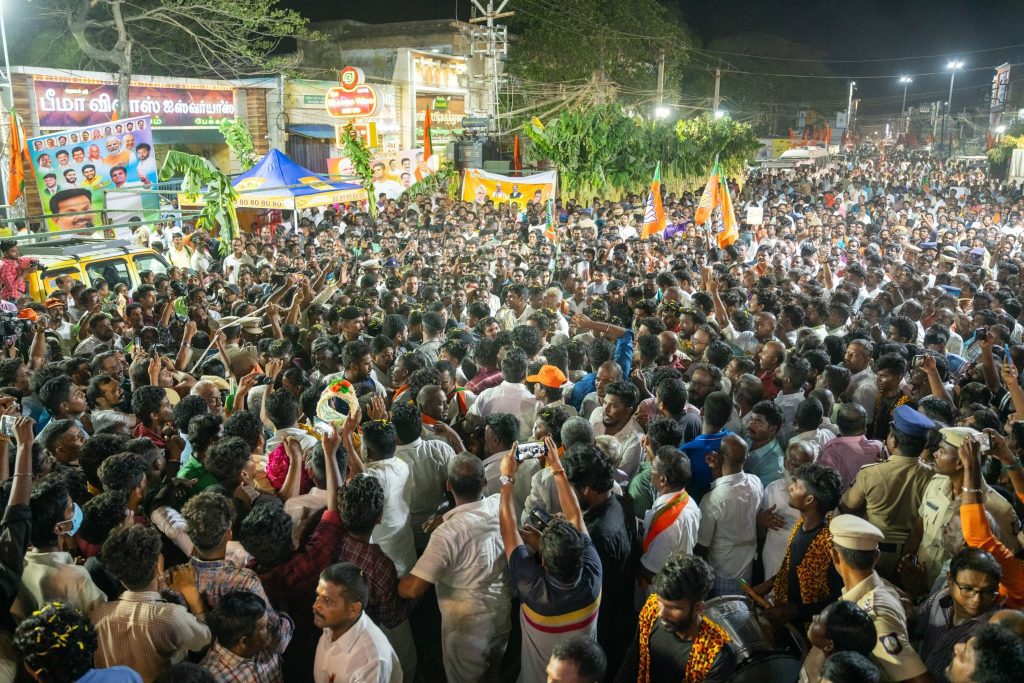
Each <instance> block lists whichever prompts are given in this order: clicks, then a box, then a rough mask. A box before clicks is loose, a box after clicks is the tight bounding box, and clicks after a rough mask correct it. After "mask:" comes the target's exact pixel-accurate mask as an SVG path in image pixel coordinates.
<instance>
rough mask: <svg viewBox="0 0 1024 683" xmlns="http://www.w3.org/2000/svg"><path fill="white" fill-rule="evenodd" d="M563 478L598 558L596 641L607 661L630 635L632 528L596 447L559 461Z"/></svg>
mask: <svg viewBox="0 0 1024 683" xmlns="http://www.w3.org/2000/svg"><path fill="white" fill-rule="evenodd" d="M562 466H563V467H564V468H565V476H566V478H567V479H568V480H569V483H570V484H571V485H572V488H573V490H574V491H575V492H576V497H577V498H578V499H579V501H580V507H582V508H583V520H584V521H585V522H586V524H587V529H588V530H589V531H590V540H591V541H593V543H594V547H595V548H596V549H597V555H598V557H600V558H601V569H602V571H603V574H602V582H601V584H602V585H601V613H602V616H600V617H599V618H598V622H597V641H598V642H599V643H600V644H601V647H602V648H604V651H605V652H606V653H607V654H608V656H609V658H610V659H611V660H612V661H618V660H619V659H620V658H621V656H622V654H623V653H624V651H625V646H626V643H627V642H628V640H629V636H630V632H631V630H632V628H631V627H632V620H631V619H628V618H626V615H628V614H630V613H631V610H632V598H633V580H632V577H633V571H634V565H635V555H634V553H633V547H634V545H633V541H634V538H633V534H632V533H631V530H632V529H633V528H634V526H633V524H632V520H630V521H629V522H628V523H627V515H626V514H625V512H624V511H623V509H622V501H621V500H620V498H619V496H617V495H615V494H614V493H612V487H613V485H614V479H613V475H614V472H615V470H614V467H613V466H612V464H611V462H610V461H609V460H608V457H607V456H606V455H605V454H604V453H603V452H602V451H601V449H599V448H598V447H597V446H592V445H579V446H575V447H573V448H572V449H570V450H569V452H568V453H566V455H565V457H564V458H563V459H562Z"/></svg>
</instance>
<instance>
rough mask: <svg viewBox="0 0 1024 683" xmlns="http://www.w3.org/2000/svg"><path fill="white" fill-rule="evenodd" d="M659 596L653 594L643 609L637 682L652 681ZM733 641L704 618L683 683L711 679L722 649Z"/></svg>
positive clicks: (723, 631) (692, 647)
mask: <svg viewBox="0 0 1024 683" xmlns="http://www.w3.org/2000/svg"><path fill="white" fill-rule="evenodd" d="M658 611H659V608H658V596H657V594H651V596H650V597H649V598H647V602H646V603H645V604H644V608H643V609H642V610H640V624H639V629H638V630H639V646H640V648H639V649H640V653H639V654H640V657H639V666H638V668H637V677H636V681H637V683H650V680H651V650H650V640H651V631H652V630H654V624H655V623H656V622H657V621H658ZM731 641H732V639H731V638H730V637H729V634H728V633H726V632H725V630H724V629H723V628H722V627H721V626H719V625H718V624H716V623H715V622H713V621H711V620H710V619H708V618H707V617H703V618H702V619H701V624H700V631H698V633H697V637H696V638H694V639H693V645H692V646H691V647H690V656H689V657H688V658H687V660H686V674H685V675H684V676H683V683H699V682H700V681H703V680H704V679H705V678H707V676H708V674H709V673H710V672H711V667H712V666H713V665H714V663H715V658H716V657H718V653H719V652H721V651H722V648H723V647H725V646H726V645H727V644H728V643H730V642H731Z"/></svg>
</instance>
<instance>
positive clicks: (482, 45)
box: [469, 0, 515, 129]
mask: <svg viewBox="0 0 1024 683" xmlns="http://www.w3.org/2000/svg"><path fill="white" fill-rule="evenodd" d="M508 3H509V0H500V4H499V5H498V6H497V7H495V6H494V0H487V7H486V9H485V8H484V6H483V5H481V4H480V2H479V0H473V5H474V6H475V7H476V8H477V10H479V12H480V14H481V16H478V17H473V18H471V19H470V20H469V23H470V24H474V26H473V28H472V29H471V31H470V36H469V56H470V57H475V56H477V55H482V56H483V57H484V76H483V78H484V81H485V82H486V83H487V99H488V102H487V114H488V116H489V117H490V119H491V127H492V129H493V127H494V126H495V125H496V124H497V117H498V94H499V93H500V92H501V86H502V85H503V84H504V80H505V78H504V74H503V73H498V65H499V59H501V60H504V58H505V57H506V56H507V55H508V27H507V26H504V25H498V24H495V23H494V20H495V19H503V18H505V17H511V16H512V15H514V14H515V12H503V10H504V9H505V6H506V5H508ZM477 24H483V25H482V26H477ZM502 71H504V69H502Z"/></svg>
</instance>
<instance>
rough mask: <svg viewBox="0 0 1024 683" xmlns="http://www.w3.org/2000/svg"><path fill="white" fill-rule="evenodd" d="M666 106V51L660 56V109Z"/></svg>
mask: <svg viewBox="0 0 1024 683" xmlns="http://www.w3.org/2000/svg"><path fill="white" fill-rule="evenodd" d="M664 104H665V51H664V50H662V51H661V54H660V55H658V108H659V109H660V108H661V107H662V105H664Z"/></svg>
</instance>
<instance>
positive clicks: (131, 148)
mask: <svg viewBox="0 0 1024 683" xmlns="http://www.w3.org/2000/svg"><path fill="white" fill-rule="evenodd" d="M28 148H29V152H30V154H31V155H32V170H33V171H34V174H35V180H36V187H37V188H38V190H39V197H40V199H41V200H42V204H43V213H45V214H46V215H48V216H49V215H53V214H60V213H72V212H77V211H88V210H89V208H90V207H91V208H93V209H95V210H96V211H97V212H99V211H104V210H105V211H106V212H107V221H108V222H109V223H129V222H132V221H135V220H138V221H141V220H144V219H145V220H152V219H155V218H158V217H159V210H160V201H159V198H158V196H157V195H155V194H148V193H147V194H139V193H137V192H134V193H133V192H122V191H120V190H125V189H130V188H148V187H149V186H150V185H152V184H153V183H155V182H156V181H157V169H156V159H155V158H154V157H153V125H152V121H151V120H150V117H148V116H137V117H135V118H130V119H120V120H118V121H107V122H105V123H103V124H102V125H98V126H88V127H85V128H74V129H71V130H62V131H60V132H58V133H50V134H48V135H42V136H39V137H35V138H29V139H28ZM102 223H103V221H102V219H101V218H100V216H99V215H98V214H93V215H89V214H83V215H81V216H64V217H60V218H51V219H49V220H48V221H47V226H48V228H49V229H50V230H51V231H54V230H71V229H74V228H84V227H88V226H90V225H101V224H102ZM130 234H131V230H129V229H128V228H122V229H119V230H118V235H117V237H124V236H126V235H129V236H130Z"/></svg>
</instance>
